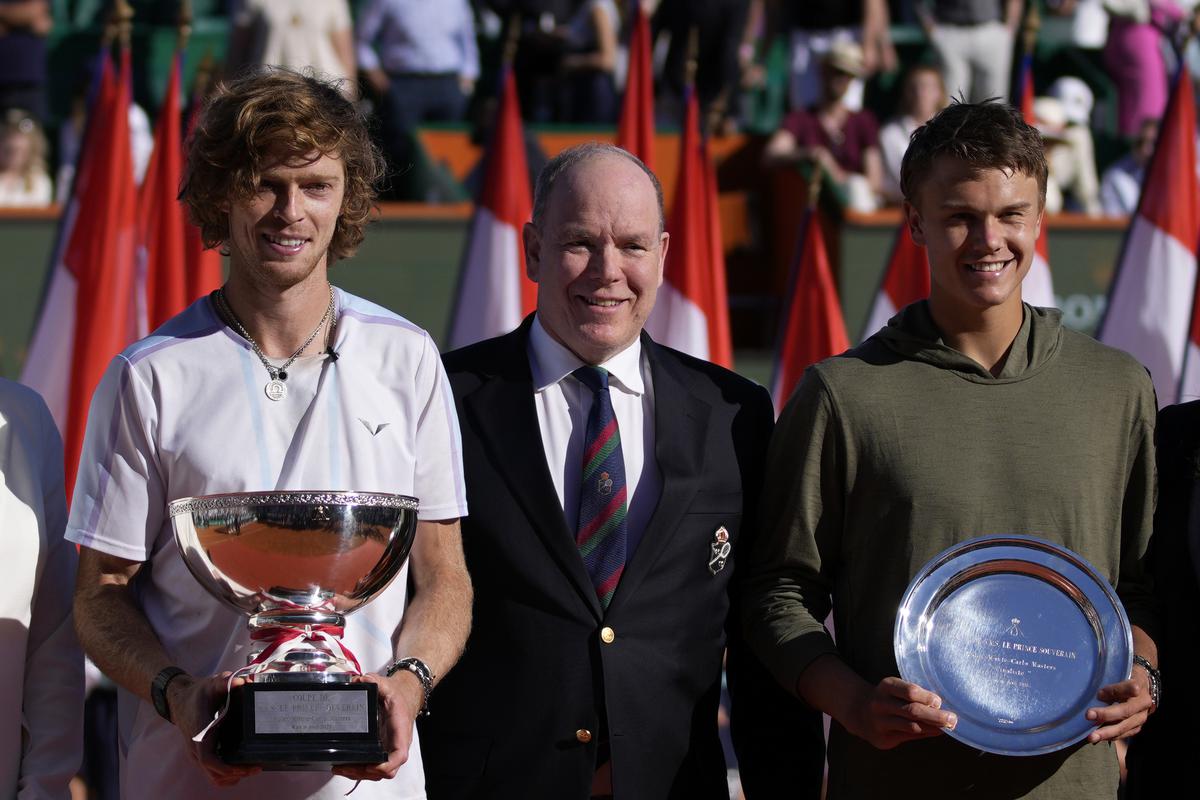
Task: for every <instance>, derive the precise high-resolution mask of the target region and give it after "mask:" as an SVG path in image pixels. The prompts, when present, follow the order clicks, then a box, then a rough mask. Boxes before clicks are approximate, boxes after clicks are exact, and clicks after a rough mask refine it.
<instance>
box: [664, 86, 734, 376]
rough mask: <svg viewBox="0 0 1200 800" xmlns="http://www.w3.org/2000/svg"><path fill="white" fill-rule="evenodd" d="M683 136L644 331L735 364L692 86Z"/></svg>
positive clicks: (712, 185) (711, 178)
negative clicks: (659, 273) (666, 243)
mask: <svg viewBox="0 0 1200 800" xmlns="http://www.w3.org/2000/svg"><path fill="white" fill-rule="evenodd" d="M679 138H680V155H679V178H678V180H677V181H676V183H675V198H674V201H673V203H672V206H671V216H670V219H669V221H668V223H667V230H668V231H670V233H671V246H670V247H669V248H668V250H667V264H666V268H665V274H664V277H663V284H662V286H661V287H660V288H659V290H658V300H657V301H656V302H655V304H654V309H653V310H652V311H651V312H650V317H649V319H647V320H646V331H647V332H648V333H649V334H650V336H651V337H653V338H654V340H655V341H656V342H658V343H659V344H665V345H666V346H667V347H673V348H675V349H676V350H681V351H683V352H685V353H687V354H688V355H692V356H695V357H696V358H702V359H705V360H707V361H712V362H713V363H714V364H720V365H721V366H723V367H732V366H733V347H732V345H731V344H730V342H729V306H728V302H727V301H726V299H725V259H724V254H723V252H722V253H721V256H720V257H719V258H718V257H717V252H716V251H717V250H718V249H719V248H720V247H721V244H720V241H719V239H718V240H717V241H716V242H714V240H713V239H712V234H713V231H714V229H717V228H719V225H720V220H719V218H718V214H717V198H716V193H715V190H716V175H715V173H714V172H713V171H712V169H711V166H710V164H709V158H708V147H707V144H706V143H704V142H702V141H701V138H700V107H699V104H698V103H697V101H696V93H695V92H694V91H692V90H691V89H688V91H687V102H686V104H685V112H684V125H683V133H682V135H681V136H680V137H679ZM719 235H720V233H719V230H718V231H717V236H718V237H719Z"/></svg>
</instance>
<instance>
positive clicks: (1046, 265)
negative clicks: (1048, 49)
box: [1021, 54, 1057, 308]
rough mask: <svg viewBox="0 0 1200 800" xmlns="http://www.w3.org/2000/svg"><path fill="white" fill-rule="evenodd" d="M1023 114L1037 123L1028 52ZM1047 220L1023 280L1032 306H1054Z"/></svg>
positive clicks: (1024, 62)
mask: <svg viewBox="0 0 1200 800" xmlns="http://www.w3.org/2000/svg"><path fill="white" fill-rule="evenodd" d="M1021 114H1022V116H1024V117H1025V122H1027V123H1028V124H1030V125H1035V124H1036V123H1037V117H1036V116H1035V115H1034V113H1033V59H1032V57H1030V56H1029V55H1028V54H1026V55H1025V57H1024V58H1023V59H1022V61H1021ZM1046 228H1047V225H1046V222H1045V219H1043V220H1042V229H1041V231H1039V232H1038V238H1037V244H1036V245H1035V246H1034V253H1033V264H1032V265H1031V266H1030V267H1029V274H1027V275H1026V276H1025V280H1024V281H1022V282H1021V299H1022V300H1024V301H1025V302H1026V303H1029V305H1031V306H1041V307H1044V308H1054V307H1055V306H1057V303H1055V301H1054V281H1053V280H1052V279H1051V277H1050V246H1049V245H1048V244H1047V243H1046Z"/></svg>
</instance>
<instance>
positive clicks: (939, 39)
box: [916, 0, 1025, 103]
mask: <svg viewBox="0 0 1200 800" xmlns="http://www.w3.org/2000/svg"><path fill="white" fill-rule="evenodd" d="M1024 6H1025V3H1024V0H918V2H917V3H916V11H917V16H918V17H919V18H920V20H921V27H922V28H924V29H925V35H926V36H927V37H928V38H929V43H930V45H932V46H933V49H934V52H936V53H937V57H938V61H939V62H940V63H941V65H942V80H943V81H945V83H946V90H947V91H949V92H950V96H951V97H959V96H961V97H962V99H964V100H966V101H969V102H972V103H980V102H983V101H984V100H987V99H989V98H993V97H998V98H1000V99H1001V100H1007V99H1008V88H1009V81H1010V80H1011V78H1012V75H1011V72H1012V55H1013V37H1014V36H1015V35H1016V32H1017V26H1018V25H1019V24H1020V22H1021V14H1022V11H1023V10H1024Z"/></svg>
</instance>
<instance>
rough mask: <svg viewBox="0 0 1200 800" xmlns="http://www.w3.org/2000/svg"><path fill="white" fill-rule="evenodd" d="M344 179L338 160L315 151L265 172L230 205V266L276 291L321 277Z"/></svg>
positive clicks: (340, 202) (322, 276) (276, 165)
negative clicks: (252, 189)
mask: <svg viewBox="0 0 1200 800" xmlns="http://www.w3.org/2000/svg"><path fill="white" fill-rule="evenodd" d="M345 178H346V171H345V167H344V165H343V164H342V161H341V160H340V159H338V158H335V157H333V156H328V155H320V154H318V153H311V154H309V156H308V157H307V158H306V159H303V160H295V161H290V162H279V163H277V164H275V165H274V166H272V167H270V168H268V169H266V170H264V171H263V172H262V174H261V176H260V178H259V182H258V188H257V191H256V192H255V194H254V195H252V196H251V197H249V198H246V199H244V200H240V201H235V202H233V203H231V204H230V207H229V240H228V242H227V245H228V247H229V255H230V269H231V270H232V271H235V272H239V273H240V274H241V275H242V276H243V277H244V278H246V279H247V280H249V281H250V282H251V283H252V284H255V285H260V286H264V287H265V286H269V287H273V288H277V289H286V288H288V287H291V286H295V285H296V284H299V283H302V282H303V281H304V280H306V279H307V278H309V277H310V276H312V275H313V274H314V272H317V271H319V272H320V274H321V278H322V279H323V278H324V273H325V270H326V269H327V268H328V251H329V243H330V241H331V240H332V239H333V233H334V229H335V228H336V226H337V221H338V217H339V216H340V215H341V211H342V197H343V195H344V194H345V188H346V187H345Z"/></svg>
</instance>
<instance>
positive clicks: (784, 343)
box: [771, 210, 850, 414]
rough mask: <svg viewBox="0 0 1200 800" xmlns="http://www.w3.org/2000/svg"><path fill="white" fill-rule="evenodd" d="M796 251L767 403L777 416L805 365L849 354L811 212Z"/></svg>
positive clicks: (816, 220)
mask: <svg viewBox="0 0 1200 800" xmlns="http://www.w3.org/2000/svg"><path fill="white" fill-rule="evenodd" d="M800 237H801V238H800V247H799V253H798V255H797V257H796V261H795V264H793V266H792V274H791V277H790V278H789V279H788V293H787V297H786V298H785V302H786V303H787V306H786V308H784V310H783V317H782V324H781V325H780V334H779V342H778V344H777V346H776V351H775V369H774V372H773V375H772V378H771V398H772V399H773V400H774V401H775V413H776V414H778V413H779V412H780V411H782V410H783V407H784V405H786V404H787V401H788V398H789V397H791V396H792V392H793V391H794V390H795V388H796V384H798V383H799V382H800V378H801V376H803V375H804V370H805V369H807V368H808V367H809V365H811V364H815V363H817V362H818V361H821V360H823V359H826V358H829V357H830V356H834V355H837V354H838V353H842V352H844V351H846V350H847V349H849V347H850V337H849V336H847V335H846V321H845V318H844V317H843V316H842V304H841V301H840V300H839V298H838V293H837V285H836V284H835V283H834V280H833V270H832V269H831V268H830V266H829V253H828V251H827V250H826V249H825V235H824V234H823V233H822V232H821V222H820V219H819V217H818V214H817V212H816V211H812V210H810V211H807V212H805V214H804V221H803V223H801V226H800Z"/></svg>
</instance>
